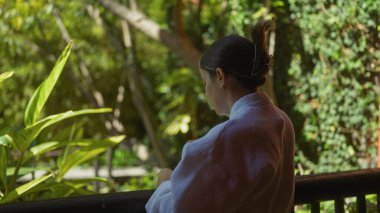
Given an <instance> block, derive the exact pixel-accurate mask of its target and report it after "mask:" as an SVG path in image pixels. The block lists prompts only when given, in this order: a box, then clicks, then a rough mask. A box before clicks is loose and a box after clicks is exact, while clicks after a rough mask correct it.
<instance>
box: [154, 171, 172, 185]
mask: <svg viewBox="0 0 380 213" xmlns="http://www.w3.org/2000/svg"><path fill="white" fill-rule="evenodd" d="M172 172H173V171H172V170H171V169H168V168H163V169H161V171H160V172H159V173H158V181H157V186H160V185H161V183H162V182H164V181H166V180H170V176H171V175H172Z"/></svg>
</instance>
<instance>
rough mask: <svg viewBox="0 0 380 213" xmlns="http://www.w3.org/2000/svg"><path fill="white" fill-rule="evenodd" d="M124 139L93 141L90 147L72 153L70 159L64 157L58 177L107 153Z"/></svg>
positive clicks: (113, 138) (111, 138)
mask: <svg viewBox="0 0 380 213" xmlns="http://www.w3.org/2000/svg"><path fill="white" fill-rule="evenodd" d="M124 138H125V136H123V135H122V136H114V137H110V138H107V139H105V140H98V141H93V142H92V143H91V144H90V145H88V146H86V147H83V148H81V149H77V150H75V151H74V152H72V153H71V154H70V157H69V158H65V156H63V157H62V158H61V159H60V160H59V162H60V163H58V167H59V174H58V176H59V177H63V176H64V175H65V173H66V172H67V171H69V170H70V169H71V168H72V167H74V166H76V165H79V164H81V163H83V162H85V161H87V160H89V159H91V158H94V157H95V156H97V155H99V154H100V153H102V152H104V151H106V150H107V149H108V148H110V147H112V146H114V145H116V144H118V143H120V142H121V141H122V140H123V139H124Z"/></svg>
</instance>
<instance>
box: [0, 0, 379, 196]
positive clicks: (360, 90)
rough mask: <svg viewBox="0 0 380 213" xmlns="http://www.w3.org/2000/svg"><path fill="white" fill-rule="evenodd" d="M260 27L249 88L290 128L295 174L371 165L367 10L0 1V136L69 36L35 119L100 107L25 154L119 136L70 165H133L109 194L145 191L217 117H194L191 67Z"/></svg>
mask: <svg viewBox="0 0 380 213" xmlns="http://www.w3.org/2000/svg"><path fill="white" fill-rule="evenodd" d="M114 4H118V5H116V6H115V5H114ZM260 19H272V20H273V21H274V22H275V23H276V26H277V28H276V30H275V31H274V32H272V33H270V35H269V39H268V44H269V51H270V53H271V54H273V56H274V69H273V72H272V73H269V75H268V77H267V84H266V85H265V86H264V87H263V88H262V90H264V91H266V92H267V93H269V94H270V95H271V97H272V98H273V100H274V101H275V103H276V104H277V105H278V106H279V107H280V108H281V109H283V110H284V111H285V112H286V113H287V114H288V115H289V116H290V118H291V119H292V121H293V123H294V126H295V130H296V142H297V150H296V156H295V160H296V174H297V175H306V174H312V173H322V172H337V171H343V170H353V169H363V168H373V167H377V137H378V122H379V121H378V115H379V92H378V88H379V86H378V80H379V79H378V77H379V72H380V66H379V62H380V2H379V1H378V0H361V1H346V0H288V1H280V0H279V1H277V0H263V1H257V0H240V1H238V0H220V1H217V0H112V1H111V0H109V1H102V0H99V1H96V0H80V1H67V0H0V38H1V39H0V72H1V73H2V72H5V71H14V75H13V76H12V77H11V78H9V79H7V80H6V81H5V82H3V83H2V84H0V129H5V128H9V127H12V128H22V127H23V119H24V118H23V115H24V114H23V112H24V110H25V108H26V105H27V103H28V101H29V99H30V97H31V96H32V94H33V92H34V91H35V89H36V88H37V87H38V85H39V84H40V83H41V82H42V81H43V80H44V79H46V77H47V76H48V74H49V72H50V70H51V69H52V67H53V65H54V63H55V61H56V60H57V58H58V56H59V55H60V53H61V52H62V50H63V49H64V47H65V46H66V45H67V43H68V42H69V41H70V40H74V46H73V49H72V53H71V56H70V58H69V60H68V62H67V64H66V66H65V69H64V71H63V73H62V75H61V77H60V79H59V81H58V83H57V85H56V87H55V88H54V91H53V92H52V94H51V97H50V98H49V100H48V101H47V103H46V107H45V110H44V111H43V115H44V116H48V115H51V114H57V113H60V112H64V111H68V110H78V109H84V108H100V107H109V108H112V109H113V110H114V111H113V113H111V114H107V115H101V116H88V117H81V118H78V119H75V120H73V121H71V122H63V123H60V124H59V125H56V126H54V127H51V128H48V129H46V130H44V131H43V132H42V133H41V134H40V135H39V136H38V138H37V139H36V140H35V141H34V143H33V144H34V145H36V144H39V143H40V142H41V141H51V140H56V139H57V138H69V137H70V138H72V136H73V135H76V136H77V137H78V138H79V137H84V138H94V139H99V138H102V137H105V136H113V135H126V139H125V140H123V141H122V142H121V143H120V144H118V145H117V146H116V147H114V148H113V149H112V150H111V149H110V150H109V151H108V152H106V153H104V154H102V155H100V156H98V158H97V160H95V161H94V162H95V163H94V162H92V161H90V162H87V163H85V164H83V165H82V166H83V167H92V166H93V165H94V164H96V165H98V167H104V166H107V165H108V167H110V166H111V165H112V167H113V168H127V167H139V168H143V169H144V170H145V171H146V173H144V174H145V175H142V176H136V177H131V178H128V179H127V180H126V182H123V183H121V184H120V185H118V186H117V187H116V188H115V189H114V190H116V191H125V190H137V189H147V188H154V187H155V175H154V172H155V171H156V170H155V169H154V168H159V167H163V166H166V167H171V168H174V167H175V165H176V164H177V163H178V161H179V159H180V156H181V150H182V147H183V145H184V143H186V141H188V140H192V139H196V138H198V137H200V136H202V135H204V134H205V133H206V132H207V131H208V130H209V129H210V128H211V127H212V126H214V125H215V124H217V123H219V122H221V121H223V120H225V119H227V118H225V117H218V116H217V115H216V114H215V113H214V112H213V111H211V110H210V109H209V108H208V105H207V102H206V99H205V96H204V94H203V85H202V83H201V81H200V77H199V75H198V70H197V66H198V64H197V59H198V57H199V56H200V54H201V53H202V52H203V51H204V50H205V49H206V48H207V47H208V45H210V44H211V43H212V42H213V41H215V40H217V39H219V38H221V37H223V36H224V35H226V34H231V33H235V34H239V35H242V36H245V37H249V30H250V25H251V24H253V23H255V22H257V21H258V20H260ZM73 127H75V128H73ZM33 144H32V146H33ZM62 152H63V151H59V150H58V151H57V152H55V153H53V154H50V155H47V156H44V157H41V158H40V159H39V160H38V161H37V162H31V163H30V166H33V165H36V164H38V165H40V164H41V165H45V166H48V165H49V162H50V161H54V159H55V158H56V157H57V156H59V155H61V154H62ZM10 164H12V163H11V162H10ZM9 166H12V165H9Z"/></svg>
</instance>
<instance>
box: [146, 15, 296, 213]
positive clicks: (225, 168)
mask: <svg viewBox="0 0 380 213" xmlns="http://www.w3.org/2000/svg"><path fill="white" fill-rule="evenodd" d="M270 28H271V23H270V22H261V23H259V24H257V25H256V26H255V27H254V28H253V30H252V40H253V42H251V41H249V40H247V39H245V38H243V37H240V36H237V35H229V36H226V37H224V38H223V39H221V40H219V41H216V42H215V43H213V44H212V45H211V46H210V47H209V49H208V50H207V51H206V53H205V54H204V55H203V57H202V58H201V60H200V74H201V78H202V80H203V82H204V84H205V94H206V97H207V99H208V101H209V104H210V106H211V107H212V108H213V109H214V110H215V111H216V113H217V114H219V115H227V116H229V119H228V120H227V121H225V122H223V123H221V124H219V125H217V126H215V127H214V128H212V129H211V130H210V131H209V132H208V133H207V134H206V135H205V136H203V137H202V138H199V139H197V140H195V141H192V142H189V143H187V144H186V145H185V146H184V148H183V153H182V159H181V161H180V162H179V164H178V165H177V167H176V168H175V170H174V171H173V173H172V174H171V170H169V169H163V170H162V171H161V173H160V175H159V182H160V185H159V187H158V188H157V190H156V191H155V192H154V194H153V195H152V197H151V198H150V200H149V202H148V203H147V205H146V210H147V212H163V213H167V212H180V213H183V212H195V213H199V212H218V213H219V212H260V213H262V212H273V213H281V212H289V211H290V209H291V207H292V200H293V192H294V162H293V156H294V143H295V141H294V130H293V126H292V123H291V121H290V119H289V118H288V116H287V115H286V114H285V113H284V112H283V111H281V110H280V109H278V108H277V107H276V106H274V105H273V104H272V102H271V101H270V99H269V97H268V96H267V95H266V94H265V93H263V92H258V91H257V89H258V87H259V86H261V85H263V84H264V82H265V75H266V73H267V72H268V70H269V68H270V62H271V57H270V56H269V54H268V52H267V49H266V42H265V33H266V31H267V30H269V29H270Z"/></svg>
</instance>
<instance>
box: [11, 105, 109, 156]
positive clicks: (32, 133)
mask: <svg viewBox="0 0 380 213" xmlns="http://www.w3.org/2000/svg"><path fill="white" fill-rule="evenodd" d="M111 111H112V109H110V108H101V109H84V110H78V111H68V112H65V113H60V114H57V115H51V116H49V117H46V118H44V119H42V120H40V121H38V122H35V123H34V124H33V125H31V126H29V127H27V128H25V129H22V130H20V131H17V132H11V133H9V134H8V135H9V136H10V137H11V138H12V139H13V144H14V145H15V147H16V148H17V149H19V150H20V151H25V150H26V149H27V148H29V146H30V144H31V143H32V141H33V140H34V139H35V138H36V137H37V136H38V134H39V133H40V132H41V131H42V130H43V129H45V128H46V127H48V126H51V125H53V124H55V123H58V122H60V121H62V120H65V119H68V118H72V117H76V116H79V115H85V114H95V113H106V112H111Z"/></svg>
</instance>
